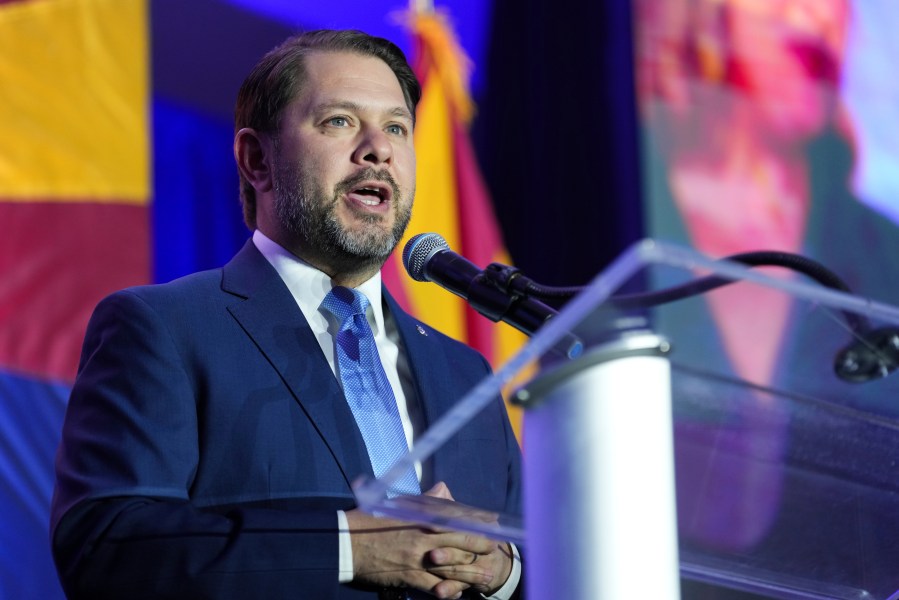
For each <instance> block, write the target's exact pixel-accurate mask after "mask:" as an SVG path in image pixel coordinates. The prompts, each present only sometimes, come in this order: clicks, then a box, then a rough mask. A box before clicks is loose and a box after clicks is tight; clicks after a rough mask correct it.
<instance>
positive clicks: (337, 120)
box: [327, 117, 350, 127]
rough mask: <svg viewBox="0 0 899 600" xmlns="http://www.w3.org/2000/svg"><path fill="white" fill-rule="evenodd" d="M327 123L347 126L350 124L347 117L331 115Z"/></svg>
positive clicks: (335, 125)
mask: <svg viewBox="0 0 899 600" xmlns="http://www.w3.org/2000/svg"><path fill="white" fill-rule="evenodd" d="M327 123H328V125H333V126H334V127H346V126H348V125H349V124H350V122H349V121H348V120H347V118H346V117H331V118H330V119H328V121H327Z"/></svg>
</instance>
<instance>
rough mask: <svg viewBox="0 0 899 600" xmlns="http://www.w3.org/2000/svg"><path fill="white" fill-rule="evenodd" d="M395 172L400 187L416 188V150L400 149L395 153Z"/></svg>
mask: <svg viewBox="0 0 899 600" xmlns="http://www.w3.org/2000/svg"><path fill="white" fill-rule="evenodd" d="M394 159H395V161H394V172H395V173H396V179H397V183H399V184H400V187H404V188H412V187H414V186H415V150H413V149H412V148H399V149H397V150H395V151H394Z"/></svg>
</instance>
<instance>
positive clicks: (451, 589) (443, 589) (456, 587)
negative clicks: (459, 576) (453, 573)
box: [429, 579, 471, 598]
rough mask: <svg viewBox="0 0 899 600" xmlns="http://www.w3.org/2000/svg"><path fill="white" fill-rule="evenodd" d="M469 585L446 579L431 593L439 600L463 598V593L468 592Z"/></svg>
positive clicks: (432, 589)
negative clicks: (441, 599) (442, 599)
mask: <svg viewBox="0 0 899 600" xmlns="http://www.w3.org/2000/svg"><path fill="white" fill-rule="evenodd" d="M469 587H471V586H469V585H468V584H466V583H463V582H461V581H454V580H452V579H444V580H443V581H441V582H440V583H438V584H437V585H435V586H434V587H433V588H431V589H430V590H429V591H430V592H431V593H432V594H434V595H435V596H437V597H438V598H461V597H462V592H464V591H465V590H467V589H468V588H469Z"/></svg>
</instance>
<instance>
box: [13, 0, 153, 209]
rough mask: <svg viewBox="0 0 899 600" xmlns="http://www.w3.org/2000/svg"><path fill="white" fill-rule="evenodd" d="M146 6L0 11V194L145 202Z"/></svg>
mask: <svg viewBox="0 0 899 600" xmlns="http://www.w3.org/2000/svg"><path fill="white" fill-rule="evenodd" d="M147 44H148V42H147V5H146V0H30V1H26V2H16V3H12V4H8V5H5V6H0V197H3V198H4V200H23V201H27V200H30V199H32V198H33V199H40V200H43V201H47V200H51V201H52V200H58V201H66V200H85V199H90V200H93V201H99V202H102V201H104V200H110V201H113V200H114V201H116V202H127V203H134V204H145V203H147V202H148V198H149V196H150V191H149V188H150V183H149V181H150V167H149V163H150V159H149V152H150V149H149V133H148V85H149V84H148V79H149V67H148V63H149V59H148V56H147V53H148V47H147Z"/></svg>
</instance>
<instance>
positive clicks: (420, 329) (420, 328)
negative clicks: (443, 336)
mask: <svg viewBox="0 0 899 600" xmlns="http://www.w3.org/2000/svg"><path fill="white" fill-rule="evenodd" d="M415 328H416V329H417V330H418V333H420V334H422V335H424V336H427V335H428V332H427V331H425V328H424V327H422V326H421V325H416V326H415Z"/></svg>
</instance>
